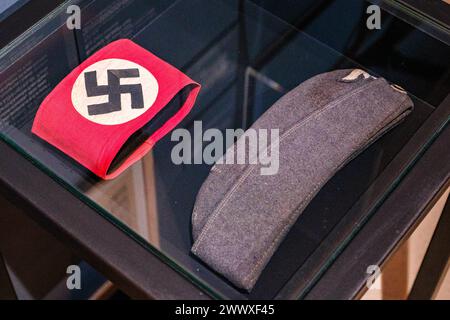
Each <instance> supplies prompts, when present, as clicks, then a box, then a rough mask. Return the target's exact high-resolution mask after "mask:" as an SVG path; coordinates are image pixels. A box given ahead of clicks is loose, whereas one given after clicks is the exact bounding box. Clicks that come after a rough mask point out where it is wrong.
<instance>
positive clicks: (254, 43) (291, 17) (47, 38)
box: [0, 0, 450, 298]
mask: <svg viewBox="0 0 450 320" xmlns="http://www.w3.org/2000/svg"><path fill="white" fill-rule="evenodd" d="M255 2H256V3H255ZM255 2H251V1H221V0H213V1H211V0H208V1H207V0H178V1H138V0H135V1H115V2H110V1H104V0H92V1H88V0H86V1H70V2H69V3H79V4H80V6H81V8H82V17H83V27H82V29H81V30H78V31H72V30H68V29H67V28H66V27H65V24H64V23H65V17H66V14H65V8H64V7H61V8H59V9H58V10H56V11H55V12H54V13H52V14H50V15H49V16H48V17H46V18H45V21H43V22H41V23H40V24H39V25H36V26H35V27H33V28H32V29H31V30H29V31H28V32H27V33H25V34H24V35H23V36H22V37H21V38H19V39H16V40H15V42H14V43H12V44H10V46H9V47H5V48H3V49H2V51H1V52H0V70H1V74H0V87H1V90H0V120H1V121H0V133H1V137H2V138H3V139H5V140H6V141H8V142H9V143H11V144H12V145H13V146H15V147H16V148H17V149H18V150H20V151H21V152H23V153H24V154H25V155H26V156H28V157H30V158H31V159H32V160H33V161H35V162H36V165H38V166H40V167H41V168H42V169H43V170H45V171H46V172H48V174H50V175H52V176H53V177H54V178H55V179H57V180H58V181H61V184H62V185H63V186H64V187H66V188H68V189H69V190H71V191H72V192H73V193H74V194H75V195H76V196H78V197H80V199H81V200H83V201H87V202H89V203H90V204H92V205H93V206H94V207H95V208H96V209H97V210H98V211H99V213H100V214H102V215H104V216H105V218H106V219H108V220H110V221H111V222H113V223H115V224H116V225H118V226H119V227H121V228H123V230H124V232H127V233H129V234H130V236H132V237H135V238H136V240H137V241H139V242H140V243H141V244H142V245H144V246H146V247H148V249H149V250H153V251H154V252H155V253H156V254H158V255H160V256H161V257H162V258H163V259H166V260H167V261H168V263H170V264H171V265H172V266H173V267H174V268H176V269H178V270H179V271H180V272H182V273H183V274H185V275H186V276H187V277H189V278H190V279H192V280H193V281H194V282H195V283H197V284H199V285H202V287H204V288H206V289H207V290H208V292H210V293H211V294H212V295H214V296H215V297H225V298H272V297H274V296H275V295H276V294H277V293H278V292H279V290H281V289H282V288H283V286H284V285H285V284H286V283H287V282H288V281H289V279H290V278H291V276H292V275H293V273H294V272H296V271H298V270H299V269H301V268H310V267H309V265H310V264H308V263H307V262H311V261H309V260H310V259H311V255H312V254H313V253H314V252H315V251H316V250H318V248H321V247H322V246H323V245H324V244H327V247H328V249H327V259H326V260H327V262H329V261H331V259H332V258H333V254H334V253H335V252H336V250H338V249H339V248H340V246H341V245H342V243H332V244H331V245H330V243H327V240H328V237H329V236H330V234H332V233H333V232H334V233H336V232H341V233H343V234H346V235H348V236H351V235H352V233H353V232H354V231H355V230H356V224H357V222H358V221H363V219H364V218H365V217H366V215H367V214H368V213H367V212H361V213H360V215H359V216H358V217H356V218H354V219H353V220H352V224H349V225H346V226H345V227H342V226H340V225H338V223H339V222H340V221H342V219H343V218H344V217H345V216H346V214H347V212H348V211H349V210H350V208H351V207H352V205H353V204H354V203H355V202H356V201H357V200H359V199H360V198H361V196H362V195H363V194H364V192H365V191H366V190H367V189H368V188H369V186H370V185H371V183H372V182H373V181H374V179H375V178H376V177H377V176H378V175H379V174H380V172H382V171H383V169H384V168H385V167H386V166H387V165H388V164H389V162H390V161H391V160H392V159H393V157H394V156H395V155H396V154H397V153H398V152H399V150H400V149H401V148H402V147H403V146H404V144H405V143H406V142H408V140H409V139H410V138H411V136H412V135H413V134H414V132H415V131H416V130H417V129H418V127H419V126H420V125H421V124H422V123H423V122H424V121H425V120H426V119H427V117H428V116H429V115H430V114H431V113H432V112H433V111H434V108H435V107H436V106H437V105H438V104H439V103H440V102H441V101H442V100H443V99H444V98H445V96H446V95H447V94H448V88H449V76H448V75H449V63H450V62H449V61H448V57H449V56H450V51H449V48H448V45H446V44H444V43H442V42H440V41H438V40H436V39H434V38H433V37H431V36H429V35H427V34H424V33H422V32H421V31H419V30H417V29H416V28H415V27H414V26H411V25H409V24H407V23H405V22H403V21H401V20H399V19H397V18H395V17H393V16H390V15H389V14H388V13H386V12H383V28H382V30H375V31H368V30H367V28H366V26H365V18H366V17H367V15H366V14H365V8H366V7H367V5H368V3H366V2H364V1H331V2H330V1H329V2H328V4H326V5H325V4H324V2H321V1H304V2H303V1H302V2H301V4H298V5H297V6H296V7H295V10H293V9H292V7H289V6H287V8H290V11H288V12H284V13H283V8H281V7H278V6H277V4H276V2H273V1H255ZM349 2H351V3H352V5H349V4H348V3H349ZM119 38H131V39H133V41H135V42H136V43H138V44H139V45H141V46H143V47H144V48H146V49H148V50H149V51H151V52H152V53H154V54H156V55H157V56H159V57H161V58H162V59H164V60H166V61H167V62H169V63H171V64H172V65H174V66H175V67H177V68H178V69H180V70H182V71H183V72H185V73H186V74H188V75H189V76H190V77H191V78H192V79H194V80H195V81H197V82H199V83H200V84H201V85H202V90H201V92H200V95H199V97H198V100H197V102H196V105H195V107H194V109H193V110H192V112H191V113H190V114H189V116H188V117H187V118H186V119H185V120H184V121H183V122H182V123H181V124H180V125H179V127H184V128H187V129H189V130H192V129H193V121H194V120H201V121H202V125H203V130H206V129H208V128H218V129H220V130H225V129H226V128H240V127H243V128H246V127H248V126H249V125H251V123H252V122H253V121H254V120H255V119H257V118H258V117H259V116H260V115H261V114H262V113H263V112H264V111H265V110H267V109H268V108H269V107H270V106H271V105H272V104H273V103H274V102H275V101H276V100H277V99H278V98H280V97H281V96H282V95H283V94H285V93H286V92H288V91H289V90H290V89H292V88H294V87H295V86H297V85H298V84H299V83H301V82H303V81H304V80H306V79H308V78H310V77H312V76H314V75H317V74H319V73H322V72H327V71H331V70H335V69H342V68H354V67H358V68H364V69H366V70H368V71H369V72H371V73H373V74H375V75H377V76H383V77H385V78H386V79H388V81H392V82H394V83H396V84H399V85H400V86H402V87H404V88H405V89H407V90H408V91H409V92H410V93H411V97H412V98H413V100H414V103H415V109H414V111H413V113H412V114H411V115H410V116H409V117H407V119H406V120H405V121H404V122H403V123H401V124H400V125H399V126H398V127H396V128H395V129H394V130H392V131H390V132H388V133H387V134H386V135H384V136H383V137H382V138H381V139H379V140H378V141H376V142H375V143H374V144H373V145H372V146H370V147H369V148H368V149H367V150H366V151H364V152H363V153H362V154H361V155H360V156H358V157H357V158H356V159H354V160H353V161H351V162H350V163H349V164H348V165H347V166H345V167H344V168H343V169H342V170H340V171H339V172H338V174H337V175H336V176H335V177H333V178H332V179H331V180H330V181H329V182H328V183H327V184H326V185H325V186H324V188H323V189H322V190H321V191H320V192H319V194H318V195H317V196H316V197H315V198H314V199H313V201H312V202H311V203H310V205H309V206H308V207H307V208H306V210H305V211H304V212H303V214H302V215H301V216H300V218H299V219H298V220H297V222H296V224H295V225H294V226H293V228H292V229H291V231H290V232H289V234H288V236H287V237H286V239H285V240H284V241H283V243H282V245H281V246H280V248H279V249H278V250H277V252H276V253H275V255H274V256H273V258H272V259H271V261H270V263H269V264H268V266H267V267H266V268H265V270H264V272H263V274H262V276H261V277H260V279H259V280H258V282H257V284H256V286H255V288H254V290H253V291H252V292H251V293H247V292H244V291H241V290H238V289H237V288H235V287H234V286H233V285H231V284H230V283H229V282H228V281H227V280H226V279H224V278H223V277H221V276H220V275H218V274H217V273H215V272H213V271H212V270H210V269H209V268H208V267H207V266H206V265H205V264H204V263H202V262H201V261H200V260H198V259H197V258H196V257H194V256H193V255H192V254H191V253H190V247H191V245H192V237H191V221H190V219H191V212H192V208H193V206H194V202H195V197H196V194H197V192H198V190H199V188H200V186H201V184H202V182H203V181H204V180H205V178H206V176H207V175H208V171H209V169H210V166H208V165H194V164H192V165H174V164H173V163H172V161H171V159H170V152H171V150H172V147H173V146H174V145H175V144H176V143H177V142H173V141H171V140H170V135H168V136H166V137H165V138H164V139H162V140H161V141H160V142H159V143H158V144H157V145H156V146H155V147H154V148H153V150H152V151H151V152H150V153H149V154H147V155H146V156H145V157H144V158H143V159H142V160H141V161H139V162H138V163H137V164H135V165H134V166H132V167H131V168H129V169H128V170H127V171H126V172H124V173H123V174H122V175H121V176H119V177H118V178H117V179H114V180H111V181H102V180H100V179H98V178H97V177H96V176H94V175H93V174H92V173H90V172H89V171H88V170H86V169H85V168H83V167H82V166H80V165H79V164H78V163H76V162H75V161H74V160H72V159H71V158H69V157H67V156H66V155H64V154H63V153H61V152H60V151H59V150H57V149H56V148H54V147H52V146H50V145H48V144H47V143H45V142H44V141H42V140H40V139H39V138H37V137H36V136H33V135H32V134H31V132H30V129H31V125H32V121H33V118H34V115H35V113H36V111H37V108H38V107H39V104H40V103H41V101H42V100H43V98H44V97H45V96H46V95H47V94H48V93H49V92H50V91H51V89H52V88H53V87H54V86H55V85H56V84H57V83H58V82H59V81H61V80H62V78H63V77H64V76H65V75H66V74H68V73H69V72H70V70H71V69H73V68H74V67H75V66H77V65H78V64H79V63H80V62H81V61H82V60H84V59H85V58H86V57H88V56H89V55H91V54H92V53H93V52H95V51H96V50H98V49H100V48H101V47H103V46H104V45H106V44H107V43H109V42H111V41H113V40H116V39H119ZM194 152H201V150H194ZM364 196H365V197H370V195H367V194H365V195H364ZM61 214H64V213H63V212H61ZM124 258H126V257H124ZM142 263H143V264H145V261H143V262H142ZM321 266H322V264H321ZM315 268H316V267H315ZM317 272H318V270H317ZM306 280H307V281H311V279H305V281H303V282H302V283H299V284H298V285H299V287H302V290H300V292H301V294H300V296H302V294H304V293H305V291H306V290H307V289H308V286H307V283H306V282H307V281H306Z"/></svg>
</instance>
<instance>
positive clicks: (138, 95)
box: [84, 69, 144, 115]
mask: <svg viewBox="0 0 450 320" xmlns="http://www.w3.org/2000/svg"><path fill="white" fill-rule="evenodd" d="M107 73H108V84H107V85H98V84H97V71H89V72H86V73H85V74H84V81H85V85H86V93H87V96H88V97H95V96H103V95H108V102H105V103H99V104H90V105H88V106H87V108H88V113H89V115H97V114H105V113H110V112H114V111H120V110H122V106H121V101H120V95H121V94H123V93H129V94H130V95H131V108H133V109H141V108H144V99H143V96H142V86H141V84H120V79H121V78H138V77H139V69H122V70H117V69H116V70H108V71H107Z"/></svg>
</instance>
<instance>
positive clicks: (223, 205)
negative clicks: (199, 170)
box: [192, 80, 378, 253]
mask: <svg viewBox="0 0 450 320" xmlns="http://www.w3.org/2000/svg"><path fill="white" fill-rule="evenodd" d="M375 83H378V81H377V80H373V81H370V82H369V83H367V84H365V85H363V86H361V87H359V88H357V89H354V90H353V91H350V92H349V93H347V94H346V95H344V96H342V97H340V98H339V99H337V100H335V101H333V102H331V103H329V104H327V105H326V106H325V107H323V108H322V109H319V110H317V111H316V112H314V113H312V114H310V115H309V116H307V117H306V118H304V119H302V121H300V122H299V123H297V124H295V125H294V126H292V127H291V128H290V129H288V130H287V131H286V132H285V133H284V134H283V135H282V136H281V137H280V139H279V144H281V142H282V141H283V140H284V139H285V138H287V137H288V136H289V135H290V134H292V133H293V132H295V131H296V130H297V129H299V128H301V127H303V125H305V124H306V123H307V122H308V121H309V120H311V119H312V118H313V117H315V116H318V115H320V114H322V113H323V112H324V111H326V110H328V109H330V108H332V107H334V106H336V105H337V104H338V103H341V102H342V101H344V100H346V99H348V98H350V97H352V96H353V95H356V94H358V93H360V92H361V91H363V90H364V89H366V88H367V87H369V86H370V85H373V84H375ZM270 146H271V144H270V145H268V146H267V148H266V149H268V148H269V147H270ZM255 168H257V166H256V165H255V166H252V167H250V168H248V169H246V172H245V173H244V174H243V175H242V176H241V177H240V178H239V179H238V181H236V183H235V185H234V186H233V187H232V188H231V189H230V191H229V192H228V194H227V195H226V196H225V197H224V199H223V200H222V201H221V202H220V204H219V206H218V207H217V208H216V210H215V212H213V214H212V216H211V217H210V218H209V219H208V221H207V222H206V224H205V226H204V227H203V228H202V231H201V232H200V235H199V237H198V239H197V241H196V243H194V246H193V247H192V252H194V253H195V252H196V250H197V248H198V247H199V245H200V243H201V242H202V240H203V238H204V237H205V234H206V233H207V232H208V231H209V228H210V226H211V225H212V223H213V222H214V221H215V219H216V218H217V216H218V215H219V214H220V213H221V211H222V209H223V208H224V207H225V205H226V204H227V203H228V200H229V199H230V198H231V196H232V195H234V192H235V191H236V189H237V188H239V186H240V185H242V183H243V182H244V181H245V179H246V178H247V177H248V176H249V175H250V173H252V172H253V170H254V169H255Z"/></svg>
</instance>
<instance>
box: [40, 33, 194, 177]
mask: <svg viewBox="0 0 450 320" xmlns="http://www.w3.org/2000/svg"><path fill="white" fill-rule="evenodd" d="M186 87H188V88H189V89H190V91H189V93H188V94H187V96H186V99H185V100H184V101H183V103H182V104H180V105H179V108H178V109H177V110H176V112H175V113H174V114H173V115H171V117H170V118H169V119H167V121H165V122H164V123H163V124H161V126H160V127H159V128H157V129H156V130H155V131H154V132H153V133H152V134H151V135H150V136H149V137H148V138H147V139H146V141H144V142H143V143H142V144H140V145H139V146H138V147H137V148H136V149H135V150H133V151H132V152H131V154H129V155H127V157H126V158H125V159H124V161H122V162H121V163H120V165H118V166H117V168H114V170H112V171H111V170H109V169H110V166H111V163H112V162H113V160H114V158H115V157H116V156H117V154H118V152H119V150H120V149H121V148H122V146H123V145H124V144H125V143H126V142H127V140H128V139H129V138H130V137H131V136H132V135H133V133H135V132H137V131H138V130H139V129H141V128H142V127H144V126H145V125H146V124H148V123H149V122H150V121H151V120H152V119H153V118H155V117H156V116H157V115H158V114H159V113H160V112H161V110H162V109H163V108H165V107H166V106H167V105H168V104H169V102H170V101H171V100H172V99H173V98H174V97H175V96H176V95H177V94H178V93H179V92H180V91H182V90H183V89H185V88H186ZM199 90H200V85H199V84H198V83H196V82H194V81H192V80H191V79H190V78H189V77H188V76H186V75H185V74H183V73H182V72H181V71H179V70H177V69H176V68H174V67H173V66H171V65H170V64H168V63H167V62H165V61H163V60H161V59H160V58H158V57H156V56H155V55H153V54H152V53H150V52H149V51H147V50H145V49H144V48H142V47H140V46H139V45H137V44H135V43H134V42H132V41H130V40H126V39H123V40H118V41H115V42H112V43H110V44H109V45H107V46H105V47H104V48H102V49H100V50H99V51H97V52H96V53H95V54H93V55H92V56H91V57H89V58H88V59H86V60H85V61H84V62H83V63H81V64H80V65H79V66H78V67H76V68H75V69H74V70H72V71H71V72H70V73H69V75H67V76H66V77H65V78H64V79H63V80H62V81H61V82H60V83H59V84H58V85H57V86H56V87H55V88H54V89H53V91H52V92H50V94H49V95H48V96H47V97H46V98H45V99H44V101H43V102H42V104H41V106H40V107H39V110H38V112H37V114H36V117H35V119H34V122H33V127H32V132H33V133H34V134H36V135H37V136H39V137H40V138H42V139H44V140H45V141H47V142H48V143H50V144H52V145H53V146H55V147H57V148H58V149H60V150H61V151H63V152H64V153H65V154H67V155H69V156H70V157H72V158H73V159H75V160H76V161H78V162H79V163H80V164H82V165H83V166H84V167H86V168H88V169H89V170H91V171H92V172H93V173H95V174H96V175H98V176H99V177H101V178H104V179H111V178H114V177H116V176H117V175H119V174H120V173H121V172H123V171H124V170H125V169H126V168H128V167H129V166H130V165H132V164H133V163H134V162H136V161H138V160H139V159H140V158H141V157H143V156H144V155H145V154H146V153H147V152H148V151H149V150H150V149H151V148H152V147H153V145H154V144H155V143H156V142H157V141H158V140H159V139H161V138H162V137H163V136H164V135H166V134H167V133H168V132H169V131H170V130H172V129H173V128H174V127H175V126H176V125H177V124H178V123H179V122H180V121H181V120H182V119H183V118H184V117H185V116H186V115H187V114H188V113H189V111H190V110H191V108H192V107H193V105H194V102H195V99H196V97H197V94H198V92H199Z"/></svg>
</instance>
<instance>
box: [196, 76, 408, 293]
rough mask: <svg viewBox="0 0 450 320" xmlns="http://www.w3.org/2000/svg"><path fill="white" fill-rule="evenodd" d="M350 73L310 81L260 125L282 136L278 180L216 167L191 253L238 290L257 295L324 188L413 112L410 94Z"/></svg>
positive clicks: (201, 202)
mask: <svg viewBox="0 0 450 320" xmlns="http://www.w3.org/2000/svg"><path fill="white" fill-rule="evenodd" d="M351 71H352V70H336V71H333V72H329V73H324V74H320V75H317V76H315V77H313V78H311V79H309V80H307V81H305V82H304V83H302V84H300V85H299V86H298V87H296V88H294V89H293V90H292V91H290V92H289V93H287V94H286V95H285V96H283V97H282V98H281V99H279V100H278V101H277V102H276V103H275V104H274V105H273V106H272V107H271V108H270V109H269V110H268V111H267V112H265V113H264V114H263V115H262V116H261V117H260V118H259V119H258V120H257V121H256V122H255V123H254V125H253V126H252V128H255V129H260V128H266V129H272V128H278V129H279V130H280V133H279V134H280V139H279V151H280V156H279V157H280V158H279V171H278V173H277V174H275V175H261V174H260V170H259V167H260V165H257V164H252V165H249V164H247V165H244V164H240V165H239V164H216V165H215V166H214V167H213V168H212V170H211V172H210V174H209V176H208V178H207V179H206V181H205V182H204V184H203V185H202V187H201V189H200V191H199V194H198V195H197V199H196V203H195V207H194V211H193V214H192V228H193V238H194V245H193V247H192V252H193V253H194V254H195V255H197V256H198V257H199V258H200V259H202V260H203V261H204V262H206V263H207V264H208V265H209V266H210V267H212V268H213V269H215V270H216V271H218V272H219V273H221V274H223V275H224V276H225V277H226V278H228V279H229V280H230V281H231V282H233V283H234V284H235V285H236V286H238V287H240V288H243V289H246V290H251V288H252V287H253V286H254V284H255V282H256V280H257V279H258V277H259V275H260V274H261V272H262V270H263V269H264V267H265V266H266V264H267V262H268V261H269V259H270V258H271V256H272V255H273V253H274V252H275V250H276V249H277V248H278V246H279V244H280V243H281V241H282V240H283V238H284V236H285V235H286V234H287V232H288V231H289V229H290V227H291V226H292V225H293V224H294V222H295V221H296V219H297V218H298V216H299V215H300V214H301V213H302V211H303V210H304V208H305V207H306V206H307V205H308V203H309V202H310V201H311V199H312V198H313V197H314V196H315V195H316V194H317V192H318V191H319V190H320V188H321V187H322V186H323V185H324V184H325V183H326V182H327V181H328V180H329V179H330V178H331V177H332V176H333V175H334V174H335V173H336V172H337V171H338V170H339V169H340V168H341V167H342V166H344V165H345V164H346V163H348V162H349V161H350V160H351V159H352V158H353V157H354V156H356V155H357V154H358V153H360V152H361V151H362V150H363V149H364V148H366V147H367V146H368V145H369V144H370V143H371V142H373V141H374V140H375V139H377V138H378V137H380V136H381V135H382V134H383V133H384V132H386V131H387V130H389V129H390V128H392V127H393V126H395V125H396V124H397V123H398V122H399V121H401V120H402V119H403V118H404V117H405V116H406V115H407V114H409V113H410V112H411V110H412V107H413V103H412V101H411V99H410V98H409V97H408V96H407V94H405V93H404V92H401V91H400V90H397V89H395V88H393V87H392V86H390V85H389V83H387V81H386V80H384V79H383V78H378V79H375V78H373V77H364V76H363V75H361V76H359V77H357V78H356V79H352V80H342V79H343V78H344V77H346V76H347V75H348V74H349V73H350V72H351ZM233 149H235V146H232V147H230V148H229V149H228V150H227V152H226V154H228V153H229V152H232V151H233Z"/></svg>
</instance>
